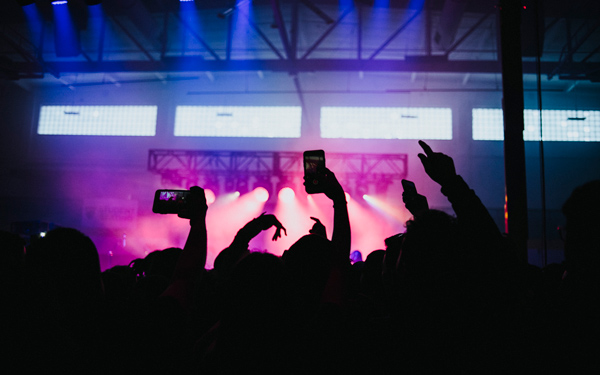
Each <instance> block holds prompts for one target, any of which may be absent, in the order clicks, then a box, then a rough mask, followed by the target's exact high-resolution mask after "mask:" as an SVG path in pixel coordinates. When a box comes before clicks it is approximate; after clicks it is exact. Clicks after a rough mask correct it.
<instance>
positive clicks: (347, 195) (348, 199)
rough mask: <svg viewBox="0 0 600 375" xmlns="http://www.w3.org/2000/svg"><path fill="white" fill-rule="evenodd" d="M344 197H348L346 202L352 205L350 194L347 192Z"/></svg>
mask: <svg viewBox="0 0 600 375" xmlns="http://www.w3.org/2000/svg"><path fill="white" fill-rule="evenodd" d="M344 195H345V196H346V202H348V203H350V199H351V197H350V194H348V192H346V191H345V192H344Z"/></svg>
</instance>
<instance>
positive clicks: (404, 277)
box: [0, 142, 600, 374]
mask: <svg viewBox="0 0 600 375" xmlns="http://www.w3.org/2000/svg"><path fill="white" fill-rule="evenodd" d="M420 144H421V146H422V147H423V150H424V153H423V154H419V158H420V159H421V161H422V163H423V166H424V168H425V171H426V173H427V174H428V175H429V177H431V179H432V180H433V181H435V182H436V183H438V184H440V185H441V190H442V193H443V194H444V195H445V196H446V197H447V198H448V200H449V201H450V203H451V204H452V207H453V209H454V212H455V214H456V217H452V216H450V215H448V214H446V213H444V212H441V211H437V210H430V209H429V208H428V205H427V200H426V198H425V197H423V196H421V195H413V196H407V195H405V196H403V198H404V202H405V205H406V207H407V209H408V210H409V211H410V212H411V213H412V214H413V219H412V220H410V221H408V222H407V223H406V233H403V234H398V235H395V236H392V237H390V238H387V239H386V240H385V244H386V249H385V250H376V251H374V252H373V253H371V254H370V255H369V256H368V257H367V259H366V260H365V261H364V262H356V263H354V264H352V265H351V263H350V260H349V257H350V223H349V220H348V210H347V203H346V199H345V195H344V191H343V188H342V187H341V186H340V184H339V183H338V181H337V179H336V178H335V175H334V174H333V173H332V172H331V171H329V170H327V172H326V187H325V192H324V193H325V195H326V196H327V197H328V198H330V199H331V201H332V203H333V207H334V226H333V232H332V235H331V239H328V238H327V233H326V228H325V227H324V226H323V225H321V223H320V222H319V221H318V220H316V221H315V225H314V226H313V228H312V229H311V231H310V233H309V234H307V235H306V236H303V237H302V238H300V239H298V241H297V242H295V243H294V244H293V245H292V246H291V247H290V248H289V249H288V250H287V251H286V252H285V253H284V254H283V256H281V257H277V256H275V255H272V254H269V253H259V252H253V253H250V252H249V250H248V243H249V241H250V240H251V239H252V238H253V237H255V236H256V235H257V234H258V233H260V232H261V231H264V230H267V229H270V228H274V229H275V234H274V236H273V239H274V240H276V239H277V238H278V237H280V236H281V231H285V228H284V227H283V225H282V224H281V223H280V222H279V221H278V220H277V218H276V217H275V216H273V215H267V214H263V215H261V216H259V217H258V218H255V219H253V220H251V221H250V222H248V223H247V224H246V225H245V226H244V227H243V228H241V229H240V230H239V231H238V233H237V235H236V236H235V238H234V239H233V241H232V243H231V245H230V246H229V247H227V248H226V249H224V250H222V251H221V253H220V254H219V255H218V257H217V258H216V260H215V264H214V269H211V270H207V269H205V262H206V252H207V232H206V221H205V218H206V212H207V205H206V199H205V197H204V191H203V190H202V189H201V188H199V187H193V188H191V189H190V190H191V199H190V202H189V203H190V205H189V208H188V209H187V210H186V211H185V212H181V213H180V216H181V217H183V218H186V219H189V222H190V231H189V235H188V238H187V241H186V243H185V247H184V248H183V250H182V249H178V248H169V249H165V250H162V251H155V252H153V253H151V254H149V255H148V256H147V257H146V258H144V259H137V260H135V261H134V262H132V263H131V264H130V265H129V266H116V267H113V268H111V269H109V270H106V271H105V272H102V273H101V272H100V265H99V260H98V252H97V250H96V247H95V246H94V244H93V242H92V241H91V240H90V239H89V238H88V237H87V236H85V235H84V234H82V233H81V232H79V231H77V230H75V229H67V228H59V229H55V230H53V231H51V232H49V233H48V234H47V235H46V237H44V238H42V239H40V240H39V241H37V242H36V243H33V244H32V245H31V246H29V247H28V248H27V249H26V253H25V252H24V249H23V242H22V241H21V240H20V239H19V238H18V237H16V236H14V235H11V234H9V233H6V232H3V233H2V238H1V244H0V246H1V248H0V251H1V264H0V270H1V274H0V277H1V279H0V286H1V288H0V290H1V293H2V295H1V301H2V306H1V307H0V314H1V315H0V327H1V332H0V337H1V340H2V344H3V345H2V349H0V353H2V354H1V358H2V361H1V362H0V369H2V373H3V374H4V373H6V374H8V373H34V372H37V373H82V374H88V373H106V374H109V373H128V374H134V373H136V374H137V373H139V374H144V373H162V374H170V373H199V374H204V373H206V374H230V373H250V374H259V373H278V374H288V373H298V374H317V373H318V374H320V373H331V374H348V373H362V374H372V373H375V374H377V373H397V374H403V373H484V374H485V373H504V374H507V373H515V372H519V373H558V372H561V373H598V372H597V371H598V369H600V366H599V362H600V352H599V349H600V335H599V333H600V329H599V324H600V319H599V311H600V308H599V307H598V306H599V305H600V303H598V302H599V301H598V300H599V297H600V293H599V291H600V289H599V286H600V248H599V243H600V242H599V238H598V237H599V235H600V181H592V182H589V183H587V184H585V185H583V186H581V187H579V188H577V189H575V190H574V191H573V193H572V195H571V196H570V197H569V199H568V200H567V202H566V203H565V204H564V206H563V213H564V215H565V217H566V223H567V226H566V238H565V258H566V261H565V262H564V264H561V265H551V266H548V267H546V268H544V269H539V268H537V267H533V266H529V265H526V264H522V263H521V262H519V261H518V259H517V256H516V253H515V251H514V248H513V246H512V245H511V243H510V240H508V239H507V238H506V237H504V236H503V235H502V234H501V233H500V231H499V230H498V228H497V227H496V225H495V223H494V222H493V220H492V218H491V217H490V215H489V213H488V212H487V210H486V208H485V207H484V206H483V205H482V203H481V201H480V200H479V198H478V197H477V196H476V195H475V192H474V191H473V190H471V189H470V188H469V186H468V185H467V184H466V183H465V181H464V180H463V179H462V178H461V177H460V176H459V175H457V174H456V171H455V168H454V162H453V160H452V158H450V157H449V156H447V155H444V154H442V153H437V152H433V151H432V150H431V148H430V147H429V146H428V145H427V144H425V143H424V142H420ZM209 236H210V234H209V235H208V237H209ZM382 240H383V239H382Z"/></svg>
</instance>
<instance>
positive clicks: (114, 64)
mask: <svg viewBox="0 0 600 375" xmlns="http://www.w3.org/2000/svg"><path fill="white" fill-rule="evenodd" d="M280 3H281V2H280V0H270V6H271V9H272V12H273V19H274V22H273V25H272V27H276V28H277V30H278V34H279V39H280V40H279V44H280V45H281V46H282V48H283V50H281V49H280V48H279V47H277V44H278V43H275V41H274V40H271V39H270V38H269V36H268V35H267V33H265V32H264V31H263V30H262V29H261V27H260V26H259V25H257V24H256V23H255V22H254V21H253V20H252V19H251V17H250V15H249V14H247V13H246V12H245V11H244V10H243V9H242V8H241V7H234V8H232V9H233V10H232V11H230V12H227V15H226V16H224V17H227V18H228V26H227V36H226V38H227V43H226V49H225V56H220V55H219V53H218V52H217V50H216V49H215V48H213V47H212V46H211V43H210V42H209V41H207V39H206V37H204V36H202V35H201V33H200V32H199V31H197V30H196V29H195V28H194V25H190V23H189V22H188V21H186V20H185V19H183V18H182V17H180V16H179V14H178V13H177V12H176V11H175V10H174V9H173V8H165V9H164V16H165V18H164V22H163V28H164V29H163V30H162V32H161V33H160V38H161V39H162V40H150V42H151V45H152V48H151V49H149V48H148V47H147V46H145V45H144V43H143V42H142V41H141V40H139V39H136V37H135V36H134V35H133V34H132V32H131V31H130V30H129V29H128V27H127V26H126V25H125V24H123V22H121V21H120V20H119V19H118V16H116V15H112V16H106V18H105V20H104V22H107V21H110V22H112V23H114V24H115V25H117V26H118V28H119V29H121V30H122V32H123V33H124V35H125V36H126V37H127V39H129V40H130V41H132V42H133V44H134V45H135V46H136V48H137V49H138V51H139V52H140V53H141V55H142V56H143V57H144V58H143V59H128V60H121V61H114V60H113V61H111V64H109V65H99V64H98V63H97V62H100V61H106V60H105V59H104V58H103V54H104V53H105V47H104V44H105V42H104V39H105V33H106V31H105V29H106V28H105V26H102V30H101V32H100V35H99V40H98V59H97V61H89V59H88V61H47V62H46V63H45V64H44V66H43V68H41V67H40V66H35V65H32V64H31V62H30V61H27V60H26V61H24V62H15V66H16V67H17V68H18V69H20V70H21V71H26V72H35V73H43V72H47V71H48V68H52V69H54V70H55V71H56V72H58V73H59V74H60V73H84V72H140V71H142V72H144V71H172V72H180V71H192V70H193V71H200V70H209V69H212V70H220V71H225V70H239V69H241V68H237V66H240V67H241V66H243V67H244V69H245V70H255V69H256V70H266V69H265V67H264V66H263V62H267V65H268V62H269V61H271V59H270V58H266V59H263V58H261V59H244V60H237V59H232V58H231V48H232V47H231V44H232V38H233V32H234V28H233V25H232V21H231V20H232V18H233V17H231V16H232V14H233V13H234V12H238V14H239V15H241V16H243V17H244V18H245V19H247V20H248V21H249V26H250V27H251V29H252V30H253V31H254V32H255V33H256V34H257V35H258V36H259V37H260V39H261V40H262V41H263V42H264V43H265V44H266V45H267V46H268V47H269V49H270V51H271V52H272V53H273V57H274V58H275V59H277V60H283V61H285V65H280V66H279V67H278V68H275V70H278V71H279V70H285V71H288V72H290V73H292V74H293V73H295V72H298V71H318V70H321V67H322V68H323V69H324V70H330V69H329V68H327V65H329V64H311V66H310V68H307V67H306V66H303V65H306V64H303V62H305V61H309V60H313V59H310V58H309V57H310V56H311V55H312V54H313V52H315V51H316V50H317V49H318V48H319V46H320V45H321V44H322V42H323V41H324V40H325V39H327V37H328V36H330V34H331V33H332V32H333V31H334V30H335V29H337V28H338V27H339V25H340V24H341V23H342V21H343V20H344V19H345V18H346V17H347V16H348V15H349V14H351V13H353V12H356V14H357V15H358V16H359V18H360V19H362V16H361V12H360V10H361V9H362V7H364V5H362V4H360V2H358V3H357V4H355V5H352V6H349V7H348V8H347V9H345V10H344V11H343V12H342V13H341V14H340V15H339V17H338V18H337V19H336V20H335V21H334V20H333V19H332V18H331V17H329V16H328V15H327V14H326V12H325V11H323V10H322V9H320V8H319V7H318V6H317V5H315V3H314V2H311V1H309V0H292V3H291V15H290V19H291V21H290V27H289V30H288V27H287V25H286V23H285V21H284V16H283V14H282V11H281V6H280ZM301 6H302V7H305V8H306V9H308V10H310V11H311V12H312V13H314V14H316V15H317V16H318V17H319V18H320V19H322V20H323V22H325V23H326V24H328V25H329V27H328V28H327V29H326V30H325V31H323V32H322V34H321V35H320V36H318V37H317V38H316V40H315V41H314V42H313V44H312V45H310V46H309V47H308V48H307V49H306V50H305V51H304V53H303V54H302V56H297V54H298V34H299V28H300V26H301V23H300V22H299V8H300V7H301ZM407 11H408V12H411V15H410V16H409V18H408V19H407V20H406V21H404V22H403V23H402V24H401V25H400V26H399V27H398V28H397V29H396V30H395V31H394V32H393V33H392V34H391V35H390V36H389V37H388V38H387V39H386V40H384V41H383V42H382V43H381V44H380V45H379V47H378V48H376V50H375V51H374V52H373V53H371V54H370V55H369V56H368V57H367V58H366V59H365V58H363V57H362V52H363V49H364V42H363V33H364V32H363V27H362V22H358V24H359V32H358V33H357V36H356V37H357V40H356V45H357V51H356V54H355V55H356V58H355V59H352V58H344V59H325V60H332V61H334V62H335V65H337V66H338V69H337V70H358V71H360V70H381V71H389V70H391V71H394V70H397V69H398V68H400V69H401V70H402V64H401V63H402V61H404V60H402V59H392V60H391V61H396V62H398V63H400V64H399V65H396V64H390V62H389V61H386V60H379V59H376V57H377V56H378V55H379V54H380V53H381V52H382V51H384V50H385V49H386V48H387V47H388V46H389V44H390V43H391V42H392V41H394V40H395V39H397V38H398V37H399V36H400V35H401V34H402V32H403V31H405V30H406V28H407V27H408V26H409V25H410V24H411V23H412V22H413V21H414V20H415V19H417V18H418V17H420V16H422V14H423V13H424V12H425V13H427V12H430V11H429V10H425V9H424V8H423V7H421V8H419V9H416V10H407ZM170 15H172V16H173V17H174V18H175V20H176V21H177V22H178V23H179V24H180V25H181V26H182V27H183V28H184V29H185V30H186V32H187V33H189V34H190V35H192V37H193V38H194V39H195V40H197V41H198V42H199V43H200V44H201V45H202V48H203V49H204V50H205V51H206V53H207V55H208V56H206V57H207V58H204V57H200V58H197V61H195V60H194V57H191V59H190V56H181V57H180V59H179V62H192V64H170V63H169V61H174V60H175V59H177V58H178V57H174V56H169V54H168V52H169V51H167V41H168V40H169V39H170V38H169V35H168V31H169V30H168V24H169V22H168V18H169V16H170ZM485 18H487V16H486V17H484V19H485ZM484 19H482V20H480V22H478V23H477V25H475V26H474V27H472V28H471V29H470V30H469V31H468V33H467V34H466V35H464V36H463V38H461V40H460V41H459V42H457V43H456V44H455V45H454V46H453V49H452V51H453V50H454V49H456V47H458V45H459V44H460V43H461V42H462V41H463V40H464V39H465V38H466V37H468V36H469V35H471V34H472V33H473V32H474V31H475V29H476V28H477V27H478V26H479V25H480V24H481V23H482V22H483V20H484ZM428 27H431V25H430V23H428ZM2 34H3V36H4V37H5V38H7V37H8V36H7V33H6V32H3V33H2ZM430 34H431V32H429V33H428V35H430ZM159 42H160V43H159ZM154 46H160V47H158V48H154ZM154 49H156V51H154ZM452 51H448V53H446V54H445V55H444V54H442V55H441V56H446V57H447V56H448V54H449V52H452ZM427 52H431V51H430V48H429V49H428V51H427ZM183 54H185V51H184V53H183ZM144 60H148V61H151V62H155V63H154V64H151V65H145V66H144V64H141V63H143V62H144ZM364 60H369V61H372V62H375V63H374V64H372V65H370V66H369V65H367V66H366V67H365V68H364V69H363V67H362V66H360V64H359V62H361V61H364ZM220 61H228V62H230V63H231V64H228V63H224V64H223V65H221V66H219V65H218V64H217V65H216V66H215V65H214V64H213V63H214V62H220ZM472 62H473V61H472ZM489 62H490V61H483V63H489ZM495 62H497V61H495ZM196 63H197V64H196ZM346 64H348V66H349V67H350V68H345V67H344V66H343V65H346ZM377 65H379V66H380V67H379V68H376V66H377ZM266 68H267V69H268V68H269V66H267V67H266ZM411 69H412V68H411ZM435 69H436V70H439V71H446V69H444V67H442V66H440V67H436V68H435ZM485 70H486V71H487V70H488V69H485ZM418 71H422V69H419V70H418ZM462 71H465V69H462ZM471 71H472V70H471ZM474 71H475V72H477V71H479V69H475V70H474ZM498 71H499V70H498Z"/></svg>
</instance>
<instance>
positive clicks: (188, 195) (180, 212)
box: [152, 186, 208, 219]
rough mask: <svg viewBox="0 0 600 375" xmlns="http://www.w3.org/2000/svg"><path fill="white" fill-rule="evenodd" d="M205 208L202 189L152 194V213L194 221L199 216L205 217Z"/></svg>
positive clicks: (193, 188)
mask: <svg viewBox="0 0 600 375" xmlns="http://www.w3.org/2000/svg"><path fill="white" fill-rule="evenodd" d="M207 207H208V206H207V204H206V197H205V195H204V189H202V188H200V187H198V186H192V187H191V188H190V190H167V189H159V190H157V191H156V192H155V193H154V202H153V204H152V212H154V213H157V214H177V216H179V217H181V218H184V219H195V218H197V217H199V215H203V214H204V215H205V214H206V208H207Z"/></svg>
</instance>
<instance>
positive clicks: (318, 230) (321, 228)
mask: <svg viewBox="0 0 600 375" xmlns="http://www.w3.org/2000/svg"><path fill="white" fill-rule="evenodd" d="M310 218H311V219H312V220H314V221H315V223H314V224H313V226H312V228H311V229H310V230H309V231H308V233H310V234H316V235H317V236H321V237H323V238H327V230H326V229H325V225H323V223H321V220H319V219H317V218H316V217H312V216H311V217H310Z"/></svg>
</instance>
